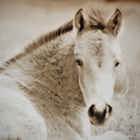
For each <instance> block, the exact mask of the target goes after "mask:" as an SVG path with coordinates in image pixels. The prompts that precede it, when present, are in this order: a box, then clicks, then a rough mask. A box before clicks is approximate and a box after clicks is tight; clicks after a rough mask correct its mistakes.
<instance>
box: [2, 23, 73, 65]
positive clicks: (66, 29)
mask: <svg viewBox="0 0 140 140" xmlns="http://www.w3.org/2000/svg"><path fill="white" fill-rule="evenodd" d="M72 29H73V20H71V21H69V22H68V23H66V24H64V25H63V26H61V27H59V28H58V29H56V30H54V31H51V32H49V33H47V34H45V35H42V36H41V37H39V38H38V39H36V40H35V41H33V42H32V43H31V44H30V45H28V46H27V47H25V49H24V52H22V53H20V54H18V55H16V56H15V57H13V58H11V59H10V60H8V61H7V62H6V63H5V65H8V64H10V63H14V62H16V60H18V59H20V58H21V57H23V56H25V55H27V54H29V53H32V52H33V51H34V50H36V49H38V48H39V47H41V46H42V45H43V44H45V43H47V42H49V41H51V40H53V39H55V38H56V37H59V36H60V35H63V34H65V33H67V32H70V31H71V30H72Z"/></svg>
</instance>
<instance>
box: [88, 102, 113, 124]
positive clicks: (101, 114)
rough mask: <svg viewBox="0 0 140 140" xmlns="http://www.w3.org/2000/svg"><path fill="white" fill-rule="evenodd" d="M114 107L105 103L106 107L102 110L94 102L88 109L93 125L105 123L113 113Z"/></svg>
mask: <svg viewBox="0 0 140 140" xmlns="http://www.w3.org/2000/svg"><path fill="white" fill-rule="evenodd" d="M112 110H113V109H112V107H111V106H110V105H108V104H105V107H104V108H102V110H101V109H100V110H99V109H98V108H97V107H96V104H93V105H91V106H90V107H89V109H88V116H89V118H90V122H91V124H93V125H103V124H104V123H105V122H106V120H107V119H108V118H109V117H110V116H111V114H112Z"/></svg>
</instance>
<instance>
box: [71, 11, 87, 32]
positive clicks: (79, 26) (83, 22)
mask: <svg viewBox="0 0 140 140" xmlns="http://www.w3.org/2000/svg"><path fill="white" fill-rule="evenodd" d="M88 24H89V19H88V16H87V15H86V14H85V13H84V11H83V9H79V10H78V12H77V13H76V15H75V19H74V26H75V28H76V30H77V31H78V32H81V31H82V30H83V29H84V28H86V27H87V26H88Z"/></svg>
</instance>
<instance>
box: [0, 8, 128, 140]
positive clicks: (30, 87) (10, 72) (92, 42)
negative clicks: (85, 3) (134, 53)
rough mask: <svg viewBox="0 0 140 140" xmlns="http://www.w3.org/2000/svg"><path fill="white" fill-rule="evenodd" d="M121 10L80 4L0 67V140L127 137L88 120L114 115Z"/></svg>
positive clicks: (100, 121) (110, 139) (98, 120)
mask: <svg viewBox="0 0 140 140" xmlns="http://www.w3.org/2000/svg"><path fill="white" fill-rule="evenodd" d="M121 22H122V14H121V12H120V11H119V10H118V9H117V10H116V11H115V13H114V14H113V15H112V16H111V17H110V18H109V19H105V18H103V16H102V15H101V14H100V12H95V11H94V10H93V11H92V14H91V13H90V14H89V15H87V14H86V13H84V12H83V10H82V9H80V10H79V11H78V12H77V13H76V15H75V18H74V19H73V20H71V21H70V22H68V23H66V24H65V25H63V26H61V27H60V28H59V29H57V30H55V31H52V32H50V33H48V34H46V35H43V36H41V37H40V38H38V39H37V40H36V41H34V42H33V43H32V44H30V45H29V46H28V47H27V48H25V50H24V52H21V53H20V54H18V55H16V56H15V57H13V58H12V59H10V60H9V61H7V62H5V64H4V65H2V66H1V67H0V140H128V138H127V137H126V136H125V135H123V134H121V133H117V132H113V131H109V132H107V133H105V134H103V135H101V136H98V137H95V136H91V134H90V123H91V124H93V125H103V124H104V123H105V121H106V120H107V119H108V118H109V117H110V116H111V113H112V107H111V99H112V96H113V88H114V80H115V73H116V67H117V66H118V65H119V62H120V53H121V50H120V46H119V42H118V37H119V31H120V27H121Z"/></svg>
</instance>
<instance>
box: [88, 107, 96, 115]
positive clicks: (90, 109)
mask: <svg viewBox="0 0 140 140" xmlns="http://www.w3.org/2000/svg"><path fill="white" fill-rule="evenodd" d="M94 107H95V105H91V106H90V108H89V110H88V114H89V116H90V117H94V116H95V111H94Z"/></svg>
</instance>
